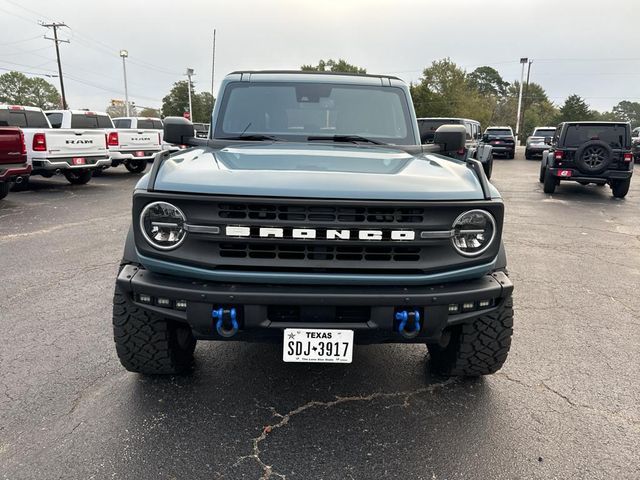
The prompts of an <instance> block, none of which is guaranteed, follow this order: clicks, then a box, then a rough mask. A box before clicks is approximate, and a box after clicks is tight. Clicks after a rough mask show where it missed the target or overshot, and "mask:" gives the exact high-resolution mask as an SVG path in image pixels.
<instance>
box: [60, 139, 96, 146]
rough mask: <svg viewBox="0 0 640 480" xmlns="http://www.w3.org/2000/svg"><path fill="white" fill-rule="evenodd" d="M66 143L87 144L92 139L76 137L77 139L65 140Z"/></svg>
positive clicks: (91, 141)
mask: <svg viewBox="0 0 640 480" xmlns="http://www.w3.org/2000/svg"><path fill="white" fill-rule="evenodd" d="M65 142H66V144H67V145H82V144H88V143H93V140H88V139H82V138H80V139H78V140H75V139H74V140H65Z"/></svg>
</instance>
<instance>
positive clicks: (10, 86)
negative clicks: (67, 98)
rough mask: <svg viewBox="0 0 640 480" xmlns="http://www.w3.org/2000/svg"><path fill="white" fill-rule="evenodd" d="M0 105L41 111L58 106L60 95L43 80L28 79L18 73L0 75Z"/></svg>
mask: <svg viewBox="0 0 640 480" xmlns="http://www.w3.org/2000/svg"><path fill="white" fill-rule="evenodd" d="M0 103H13V104H16V105H28V106H33V107H40V108H42V109H45V110H46V109H53V108H57V107H59V106H60V95H59V94H58V90H57V89H56V87H54V86H53V85H52V84H51V83H49V82H48V81H46V80H45V79H43V78H37V77H34V78H29V77H27V76H26V75H24V74H23V73H20V72H7V73H5V74H2V75H0Z"/></svg>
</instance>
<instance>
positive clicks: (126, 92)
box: [120, 50, 130, 117]
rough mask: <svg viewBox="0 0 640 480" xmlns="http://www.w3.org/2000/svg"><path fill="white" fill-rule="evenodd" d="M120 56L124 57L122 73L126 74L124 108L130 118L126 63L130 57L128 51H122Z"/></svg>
mask: <svg viewBox="0 0 640 480" xmlns="http://www.w3.org/2000/svg"><path fill="white" fill-rule="evenodd" d="M120 56H121V57H122V71H123V73H124V108H125V111H126V112H127V117H129V116H130V112H129V89H128V88H127V65H126V62H125V61H124V59H125V58H127V57H128V56H129V52H128V51H126V50H120Z"/></svg>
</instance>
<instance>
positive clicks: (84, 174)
mask: <svg viewBox="0 0 640 480" xmlns="http://www.w3.org/2000/svg"><path fill="white" fill-rule="evenodd" d="M92 175H93V172H91V170H89V169H84V168H83V169H82V170H65V171H64V177H65V178H66V179H67V182H69V183H70V184H71V185H84V184H86V183H89V180H91V176H92Z"/></svg>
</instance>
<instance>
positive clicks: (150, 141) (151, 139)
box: [46, 110, 162, 173]
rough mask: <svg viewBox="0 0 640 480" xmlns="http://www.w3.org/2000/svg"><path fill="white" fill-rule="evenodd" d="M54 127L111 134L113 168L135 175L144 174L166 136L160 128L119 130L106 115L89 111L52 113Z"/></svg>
mask: <svg viewBox="0 0 640 480" xmlns="http://www.w3.org/2000/svg"><path fill="white" fill-rule="evenodd" d="M46 113H47V116H48V117H49V121H50V122H51V126H53V128H93V129H100V130H102V131H103V132H104V133H105V134H106V135H107V146H108V147H109V155H110V156H111V164H110V166H112V167H117V166H118V165H120V164H124V166H125V168H126V169H127V170H129V171H130V172H132V173H142V172H144V171H145V169H146V168H147V162H148V161H149V160H153V157H154V156H155V154H156V153H158V152H159V151H160V150H161V141H162V138H161V137H162V135H161V134H160V133H159V131H158V130H156V129H142V128H123V129H119V128H118V129H116V128H115V126H114V124H113V121H112V120H111V117H110V116H109V115H108V114H106V113H104V112H90V111H85V110H49V111H47V112H46Z"/></svg>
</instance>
